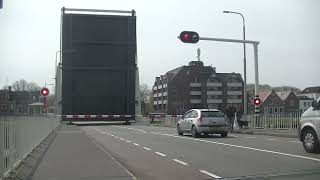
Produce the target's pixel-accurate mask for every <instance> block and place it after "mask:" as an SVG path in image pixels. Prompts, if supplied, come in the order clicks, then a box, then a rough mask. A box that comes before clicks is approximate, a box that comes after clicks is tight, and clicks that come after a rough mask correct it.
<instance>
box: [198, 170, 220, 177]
mask: <svg viewBox="0 0 320 180" xmlns="http://www.w3.org/2000/svg"><path fill="white" fill-rule="evenodd" d="M200 172H202V173H203V174H206V175H208V176H211V177H213V178H216V179H221V177H220V176H217V175H215V174H212V173H210V172H208V171H205V170H201V169H200Z"/></svg>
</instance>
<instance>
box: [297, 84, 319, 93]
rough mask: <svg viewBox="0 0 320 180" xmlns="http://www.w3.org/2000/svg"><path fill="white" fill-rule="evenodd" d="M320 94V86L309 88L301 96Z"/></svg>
mask: <svg viewBox="0 0 320 180" xmlns="http://www.w3.org/2000/svg"><path fill="white" fill-rule="evenodd" d="M310 93H320V86H315V87H307V88H305V89H304V90H303V91H302V92H301V93H300V94H310Z"/></svg>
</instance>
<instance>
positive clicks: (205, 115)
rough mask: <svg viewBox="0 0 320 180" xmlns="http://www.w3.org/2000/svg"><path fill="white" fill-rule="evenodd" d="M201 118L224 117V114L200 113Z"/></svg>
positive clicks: (215, 112)
mask: <svg viewBox="0 0 320 180" xmlns="http://www.w3.org/2000/svg"><path fill="white" fill-rule="evenodd" d="M202 117H224V114H223V113H222V112H219V111H202Z"/></svg>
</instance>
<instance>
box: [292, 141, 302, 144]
mask: <svg viewBox="0 0 320 180" xmlns="http://www.w3.org/2000/svg"><path fill="white" fill-rule="evenodd" d="M289 142H291V143H299V144H300V143H301V142H300V141H289Z"/></svg>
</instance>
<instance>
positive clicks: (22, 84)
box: [12, 79, 28, 91]
mask: <svg viewBox="0 0 320 180" xmlns="http://www.w3.org/2000/svg"><path fill="white" fill-rule="evenodd" d="M27 87H28V82H27V81H26V80H24V79H21V80H19V81H16V82H14V83H13V84H12V89H13V90H14V91H26V90H27Z"/></svg>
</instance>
